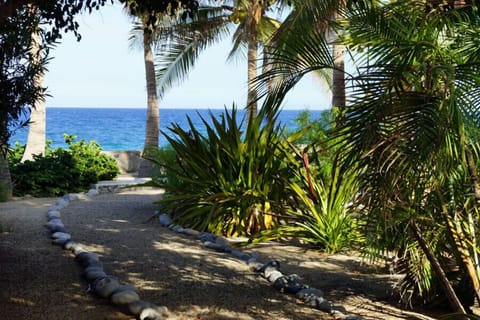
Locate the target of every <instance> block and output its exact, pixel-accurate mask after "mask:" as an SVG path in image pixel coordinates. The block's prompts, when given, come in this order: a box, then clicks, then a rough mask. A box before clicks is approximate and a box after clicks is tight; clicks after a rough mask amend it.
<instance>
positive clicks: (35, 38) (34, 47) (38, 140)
mask: <svg viewBox="0 0 480 320" xmlns="http://www.w3.org/2000/svg"><path fill="white" fill-rule="evenodd" d="M31 10H34V11H36V8H33V9H31ZM41 41H42V40H41V38H40V34H39V33H38V32H34V33H33V34H32V43H31V45H30V56H31V59H32V63H33V64H39V63H40V59H41V48H40V45H41ZM33 81H34V86H35V87H37V88H44V87H45V79H44V74H43V72H40V73H38V74H37V76H35V78H34V79H33ZM45 110H46V102H45V98H44V97H43V96H41V97H39V98H38V99H37V100H36V101H35V103H34V105H33V106H32V108H31V113H30V123H29V129H28V137H27V145H26V148H25V152H24V154H23V157H22V162H24V161H26V160H33V155H34V154H41V155H43V154H45V147H46V118H45Z"/></svg>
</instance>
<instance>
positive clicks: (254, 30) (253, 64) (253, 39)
mask: <svg viewBox="0 0 480 320" xmlns="http://www.w3.org/2000/svg"><path fill="white" fill-rule="evenodd" d="M250 5H251V8H252V9H251V12H250V13H249V14H250V16H249V17H248V20H247V26H248V31H249V34H248V40H247V41H248V49H247V50H248V51H247V65H248V79H247V80H248V94H247V123H249V122H250V121H251V120H253V119H255V118H256V117H257V111H258V110H257V109H258V104H257V98H258V94H257V90H256V89H255V85H254V84H253V80H254V79H255V78H256V77H257V60H258V25H259V23H260V19H261V18H262V15H263V10H264V9H263V7H262V4H261V3H258V2H257V1H255V0H251V3H250Z"/></svg>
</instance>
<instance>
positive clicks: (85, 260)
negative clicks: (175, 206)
mask: <svg viewBox="0 0 480 320" xmlns="http://www.w3.org/2000/svg"><path fill="white" fill-rule="evenodd" d="M97 194H99V192H98V191H97V190H95V189H91V190H89V191H88V192H87V193H80V194H67V195H65V196H64V197H62V198H60V199H58V200H57V201H56V203H55V204H54V205H52V206H51V207H50V208H49V209H48V211H47V223H46V225H45V226H46V227H47V228H48V229H49V231H50V237H51V238H52V243H53V244H55V245H59V246H61V247H62V248H63V249H65V250H70V251H71V252H72V253H73V255H74V259H75V260H76V261H77V262H78V263H79V265H80V266H81V267H82V268H83V273H82V275H83V277H84V278H85V279H86V280H87V282H88V283H89V290H90V291H91V292H93V293H95V294H96V295H97V296H99V297H101V298H104V299H108V300H109V301H110V302H111V303H112V304H114V305H116V306H118V308H120V309H121V311H128V312H130V313H131V314H132V315H134V316H136V317H137V318H138V319H141V320H160V319H164V318H165V317H166V316H167V314H168V310H167V308H166V307H165V306H159V305H156V304H154V303H152V302H149V301H144V300H142V299H141V297H140V296H139V294H138V292H137V291H138V290H137V288H136V287H135V286H133V285H131V284H127V283H123V284H122V283H120V282H119V281H118V280H117V278H116V277H115V276H114V275H110V274H107V273H106V272H105V270H104V268H103V264H102V262H101V261H100V259H99V257H98V255H97V254H95V253H93V252H89V251H88V250H86V249H84V247H83V246H82V244H81V243H78V242H75V241H74V240H73V239H72V238H71V235H70V234H69V233H68V232H67V229H66V227H65V225H64V224H63V222H62V220H61V210H62V209H64V208H65V207H66V206H68V204H69V202H70V201H75V200H84V199H88V198H91V197H94V196H96V195H97ZM158 221H159V223H160V225H161V226H163V227H166V228H169V229H170V230H172V231H174V232H177V233H179V234H183V235H187V236H193V237H196V238H197V239H198V240H199V241H201V242H202V244H203V246H204V247H205V248H208V249H212V250H215V251H218V252H223V253H226V254H230V255H232V256H233V257H235V258H237V259H240V260H241V261H244V262H246V263H247V265H248V266H249V268H250V269H251V270H252V271H254V272H256V273H258V274H260V275H261V276H263V277H264V278H265V279H266V280H268V281H269V282H270V283H271V284H273V286H274V288H275V289H277V290H278V291H280V292H283V293H285V294H292V295H295V296H296V297H297V298H298V299H299V300H300V301H302V302H303V303H305V304H306V305H308V306H310V307H312V308H316V309H318V310H320V311H323V312H325V313H328V314H331V315H332V316H334V317H335V318H336V319H345V320H359V319H362V318H361V317H360V316H356V315H348V314H345V313H344V312H343V311H342V310H344V309H343V308H342V307H340V306H335V305H334V304H333V303H332V302H331V301H328V300H326V299H325V298H324V294H323V291H322V290H320V289H317V288H313V287H310V286H308V285H306V284H302V283H300V281H299V277H298V276H297V275H295V274H292V275H284V274H282V273H281V271H280V263H279V262H278V261H275V260H272V261H268V262H266V263H265V262H262V261H261V260H260V258H259V257H258V255H256V254H251V255H250V254H247V253H245V252H243V251H241V250H236V249H233V248H231V247H230V246H229V241H228V240H227V239H225V238H223V237H221V236H217V235H214V234H211V233H206V232H199V231H196V230H193V229H189V228H183V227H182V226H180V225H177V224H175V223H174V222H173V221H172V219H171V217H170V216H169V215H166V214H163V215H160V217H159V219H158Z"/></svg>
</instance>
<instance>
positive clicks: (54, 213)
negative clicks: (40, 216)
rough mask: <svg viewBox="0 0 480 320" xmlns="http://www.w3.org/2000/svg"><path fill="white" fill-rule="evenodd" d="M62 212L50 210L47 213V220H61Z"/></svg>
mask: <svg viewBox="0 0 480 320" xmlns="http://www.w3.org/2000/svg"><path fill="white" fill-rule="evenodd" d="M60 216H61V214H60V211H58V210H50V211H48V212H47V218H48V220H53V219H60Z"/></svg>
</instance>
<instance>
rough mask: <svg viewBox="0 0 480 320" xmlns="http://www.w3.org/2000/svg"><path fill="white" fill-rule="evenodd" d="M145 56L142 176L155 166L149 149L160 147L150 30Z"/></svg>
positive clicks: (139, 171) (140, 170) (147, 36)
mask: <svg viewBox="0 0 480 320" xmlns="http://www.w3.org/2000/svg"><path fill="white" fill-rule="evenodd" d="M143 57H144V62H145V80H146V84H147V124H146V130H145V144H144V147H143V154H142V156H143V158H144V159H142V161H141V162H140V166H139V168H138V175H139V176H140V177H147V176H151V175H152V173H153V166H152V163H151V162H150V161H149V160H146V158H148V156H149V154H148V152H149V150H151V149H157V148H158V140H159V131H160V116H159V111H158V97H157V81H156V79H155V64H154V62H153V50H152V34H151V32H150V31H149V30H145V31H144V33H143Z"/></svg>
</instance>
